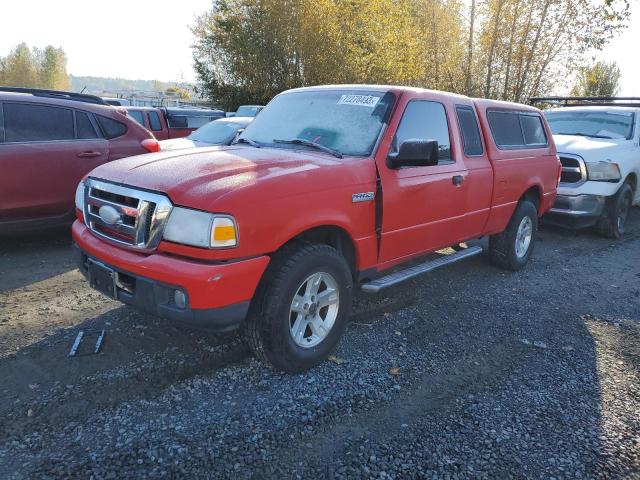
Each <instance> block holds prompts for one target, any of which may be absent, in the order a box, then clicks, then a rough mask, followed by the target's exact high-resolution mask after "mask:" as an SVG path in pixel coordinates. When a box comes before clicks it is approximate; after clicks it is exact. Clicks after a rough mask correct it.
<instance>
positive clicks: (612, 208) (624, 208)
mask: <svg viewBox="0 0 640 480" xmlns="http://www.w3.org/2000/svg"><path fill="white" fill-rule="evenodd" d="M632 200H633V190H632V189H631V185H629V184H628V183H627V182H625V183H623V184H622V186H621V187H620V190H618V193H616V194H615V195H614V196H613V197H611V198H609V199H607V203H606V204H605V207H604V212H602V217H600V220H598V224H597V225H596V229H597V230H598V233H599V234H600V235H602V236H603V237H608V238H620V237H622V235H624V232H625V227H626V224H627V217H628V216H629V211H630V210H631V202H632Z"/></svg>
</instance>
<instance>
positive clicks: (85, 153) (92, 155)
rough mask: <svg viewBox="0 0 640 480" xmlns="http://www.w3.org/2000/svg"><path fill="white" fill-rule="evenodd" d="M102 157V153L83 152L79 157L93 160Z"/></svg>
mask: <svg viewBox="0 0 640 480" xmlns="http://www.w3.org/2000/svg"><path fill="white" fill-rule="evenodd" d="M100 155H102V153H100V152H82V153H79V154H78V157H80V158H93V157H99V156H100Z"/></svg>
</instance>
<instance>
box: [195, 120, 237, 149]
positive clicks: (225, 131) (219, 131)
mask: <svg viewBox="0 0 640 480" xmlns="http://www.w3.org/2000/svg"><path fill="white" fill-rule="evenodd" d="M241 128H242V125H240V124H238V123H235V122H220V121H218V120H214V121H213V122H209V123H207V124H206V125H203V126H202V127H200V128H199V129H197V130H195V131H194V132H192V133H191V135H189V139H190V140H194V141H196V142H203V143H210V144H223V143H229V142H230V141H231V140H232V139H233V137H234V136H235V135H236V133H237V132H238V130H240V129H241Z"/></svg>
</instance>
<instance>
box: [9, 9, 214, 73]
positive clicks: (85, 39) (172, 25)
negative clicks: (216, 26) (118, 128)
mask: <svg viewBox="0 0 640 480" xmlns="http://www.w3.org/2000/svg"><path fill="white" fill-rule="evenodd" d="M1 3H2V7H0V12H1V13H0V16H1V17H2V20H3V21H2V27H0V56H5V55H7V53H9V52H10V51H11V49H13V48H14V47H15V46H16V45H17V44H18V43H20V42H22V41H24V42H27V44H28V45H29V46H30V47H44V46H46V45H53V46H54V47H62V48H63V49H64V51H65V52H66V54H67V59H68V63H67V71H68V72H69V73H71V74H73V75H78V76H84V75H89V76H97V77H120V78H126V79H131V80H138V79H142V80H160V81H166V82H175V81H180V80H184V81H187V82H192V81H194V80H195V73H194V71H193V66H192V64H193V60H192V55H191V48H190V46H191V45H192V44H193V35H192V34H191V31H190V29H189V26H190V25H193V23H194V20H195V18H196V16H198V15H199V14H200V13H202V12H204V11H206V10H208V9H209V8H210V6H211V0H181V1H179V2H176V1H171V2H169V1H167V0H109V1H107V2H96V1H95V0H89V1H87V0H55V1H53V0H18V1H9V0H2V1H1Z"/></svg>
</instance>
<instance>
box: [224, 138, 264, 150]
mask: <svg viewBox="0 0 640 480" xmlns="http://www.w3.org/2000/svg"><path fill="white" fill-rule="evenodd" d="M236 143H248V144H249V145H251V146H252V147H256V148H260V147H261V146H262V145H260V144H259V143H258V142H256V141H255V140H251V139H250V138H247V137H240V138H239V139H237V140H236V141H235V142H233V143H232V144H231V145H235V144H236Z"/></svg>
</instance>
